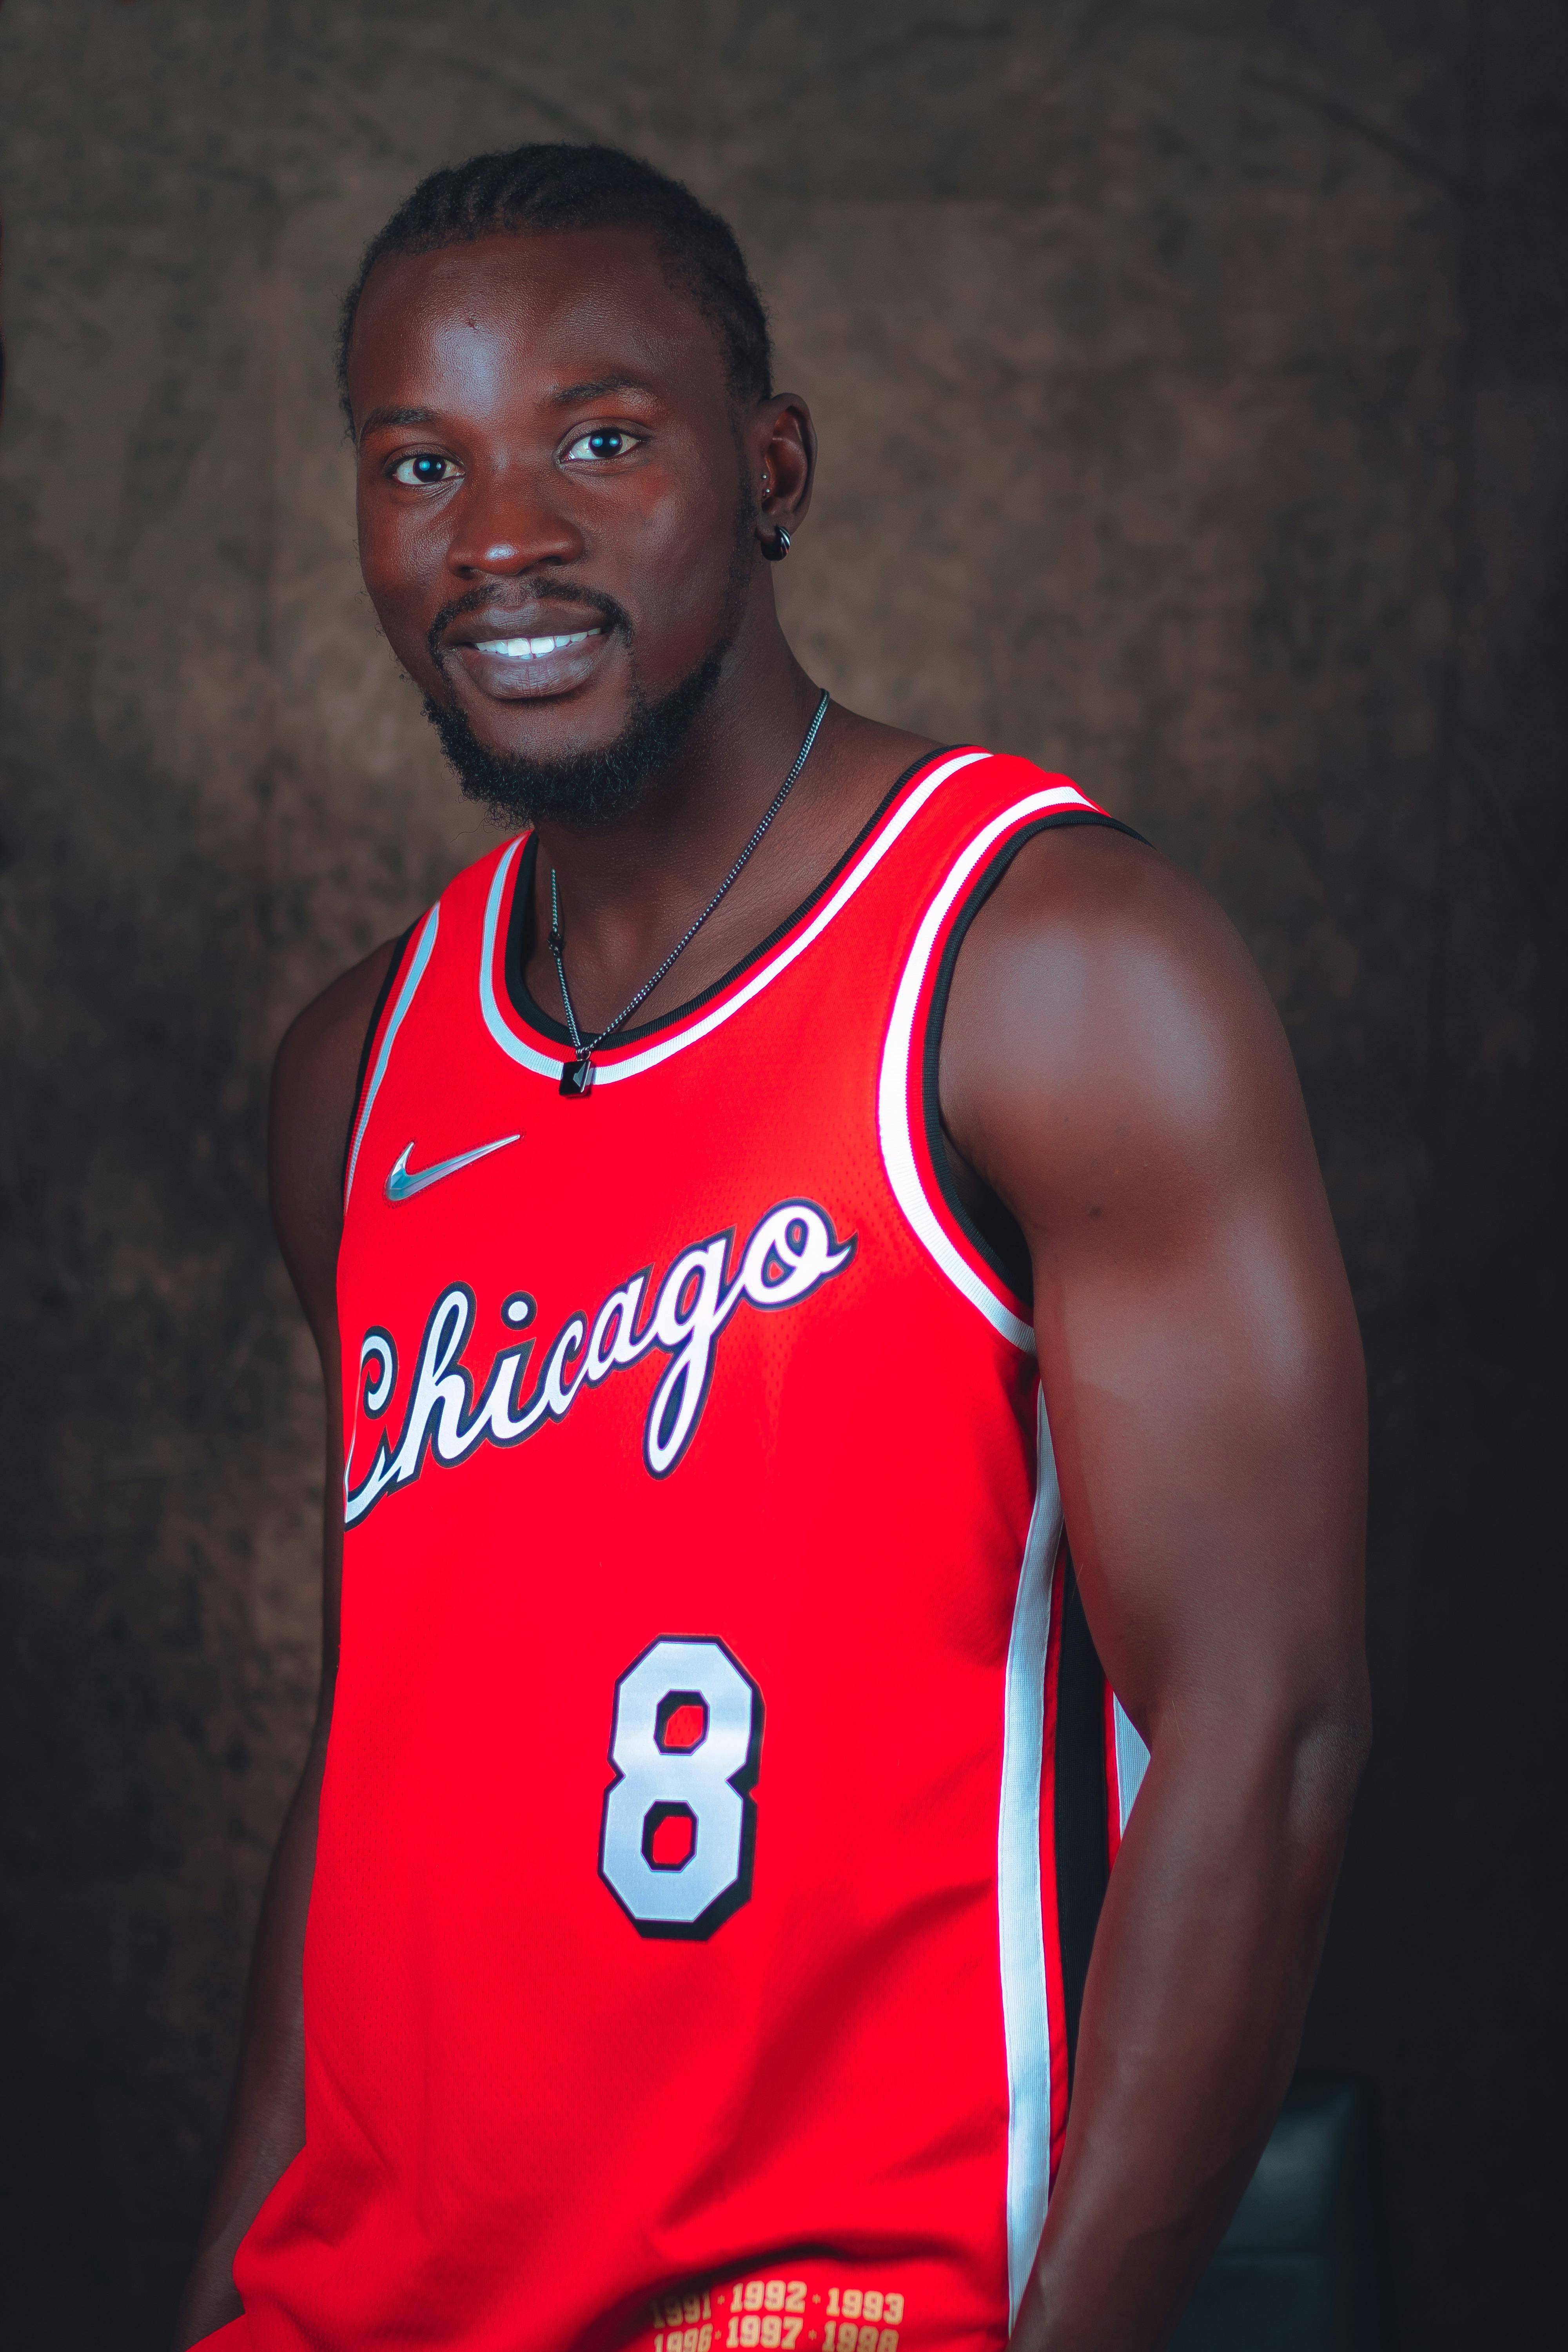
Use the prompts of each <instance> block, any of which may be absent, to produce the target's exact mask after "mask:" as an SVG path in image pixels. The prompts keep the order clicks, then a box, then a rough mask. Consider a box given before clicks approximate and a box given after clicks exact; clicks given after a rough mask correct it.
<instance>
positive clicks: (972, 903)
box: [921, 808, 1143, 1315]
mask: <svg viewBox="0 0 1568 2352" xmlns="http://www.w3.org/2000/svg"><path fill="white" fill-rule="evenodd" d="M1084 824H1093V825H1100V826H1109V827H1110V830H1111V831H1112V832H1115V833H1125V834H1127V835H1131V839H1132V840H1134V841H1142V838H1143V836H1142V834H1137V833H1133V831H1132V828H1131V825H1127V824H1121V823H1120V822H1119V820H1118V819H1117V818H1115V817H1113V816H1105V815H1103V814H1101V812H1100V810H1098V809H1093V808H1066V809H1061V810H1058V813H1057V814H1055V815H1054V816H1043V817H1040V818H1038V819H1037V821H1036V823H1035V824H1026V825H1021V826H1020V827H1019V829H1018V831H1017V832H1016V834H1015V835H1013V837H1012V839H1011V840H1010V841H1008V842H1005V843H1004V845H1003V846H1002V847H1001V848H1000V849H999V850H998V851H997V853H996V855H995V856H994V858H993V859H992V860H991V863H990V865H989V866H987V867H986V868H985V871H984V874H983V875H982V876H981V877H980V879H979V881H978V882H976V884H975V885H974V887H973V889H972V890H971V892H970V893H969V896H968V897H967V898H965V899H964V901H963V905H962V906H961V907H960V908H959V909H958V912H957V914H956V915H955V916H954V918H953V921H952V928H951V929H950V930H949V932H948V935H947V939H946V941H945V943H944V945H943V947H942V956H941V959H940V961H939V962H938V964H937V969H936V977H935V979H934V981H933V982H932V984H931V1005H930V1009H929V1011H928V1012H927V1014H926V1021H925V1051H924V1057H923V1058H924V1068H923V1071H922V1086H921V1094H922V1108H923V1110H924V1115H925V1139H926V1151H927V1154H928V1156H929V1158H930V1160H931V1175H932V1177H933V1178H934V1180H935V1182H936V1185H937V1188H938V1190H939V1191H940V1192H941V1194H942V1199H943V1201H944V1202H946V1203H947V1210H948V1213H949V1215H950V1216H951V1217H952V1221H953V1223H955V1224H956V1225H957V1226H958V1228H959V1230H960V1232H961V1233H962V1234H963V1236H964V1238H965V1240H966V1241H967V1242H968V1243H969V1245H970V1247H971V1248H972V1249H973V1251H974V1253H975V1255H976V1256H978V1257H980V1258H983V1259H984V1262H985V1264H986V1265H988V1266H989V1267H990V1269H991V1271H992V1273H993V1274H994V1276H996V1279H997V1281H998V1282H999V1283H1000V1284H1001V1285H1002V1286H1004V1288H1005V1290H1006V1291H1007V1292H1008V1293H1009V1294H1010V1296H1011V1297H1014V1298H1016V1299H1017V1301H1018V1302H1019V1304H1020V1306H1021V1307H1023V1309H1024V1311H1025V1313H1026V1314H1028V1315H1032V1313H1033V1308H1034V1271H1033V1268H1032V1267H1031V1266H1030V1264H1029V1258H1028V1251H1027V1246H1026V1243H1025V1240H1024V1236H1023V1234H1022V1232H1021V1231H1020V1230H1019V1228H1018V1225H1017V1223H1016V1220H1015V1219H1014V1217H1013V1214H1012V1213H1011V1211H1010V1210H1009V1209H1008V1208H1007V1207H1006V1206H1005V1203H1004V1202H1001V1201H998V1200H996V1196H995V1195H994V1193H993V1194H992V1195H991V1198H992V1200H993V1201H994V1202H995V1207H996V1211H997V1216H996V1219H995V1223H996V1226H997V1228H998V1233H997V1234H988V1233H987V1232H986V1231H985V1230H984V1227H983V1226H982V1225H981V1223H980V1222H979V1220H978V1218H977V1217H976V1216H975V1214H974V1212H973V1209H972V1208H971V1207H970V1206H969V1204H968V1202H966V1201H965V1200H964V1199H963V1195H962V1193H961V1192H959V1189H958V1187H957V1185H956V1184H955V1182H954V1181H953V1174H952V1148H951V1146H950V1145H949V1143H948V1139H947V1130H946V1129H945V1128H944V1127H943V1126H942V1030H943V1027H944V1026H945V1024H946V1021H947V1000H948V997H949V995H950V994H951V993H952V975H953V972H954V971H955V970H956V968H957V964H958V957H959V950H960V949H961V948H962V947H963V942H964V940H966V939H967V938H968V936H969V927H970V925H971V924H972V923H973V920H974V918H975V917H976V915H978V914H979V912H980V909H981V908H982V907H984V905H985V903H986V900H987V899H988V898H990V897H991V895H992V893H993V891H994V889H995V888H996V887H997V885H998V883H999V882H1000V881H1001V879H1002V877H1003V876H1004V875H1005V873H1006V872H1007V870H1008V868H1009V867H1010V866H1011V865H1012V863H1013V860H1014V859H1015V858H1016V856H1017V855H1018V852H1019V851H1020V850H1021V849H1023V848H1024V847H1025V846H1026V844H1027V843H1029V842H1031V841H1033V840H1034V838H1035V836H1036V835H1037V834H1041V833H1059V832H1064V831H1065V830H1066V829H1067V828H1068V826H1069V825H1084ZM1015 1237H1016V1238H1015ZM1009 1241H1011V1242H1012V1243H1013V1246H1012V1248H1011V1249H1009V1248H1008V1247H1007V1246H1006V1244H1007V1243H1008V1242H1009Z"/></svg>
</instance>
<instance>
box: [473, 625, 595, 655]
mask: <svg viewBox="0 0 1568 2352" xmlns="http://www.w3.org/2000/svg"><path fill="white" fill-rule="evenodd" d="M600 634H601V632H600V631H599V630H597V629H574V630H573V632H572V634H571V635H570V636H565V637H481V638H480V639H479V641H478V643H477V644H476V645H475V646H474V651H475V652H476V653H477V654H500V655H501V656H503V657H504V658H505V659H506V660H507V661H539V660H541V659H542V657H543V656H544V655H546V654H553V653H558V652H559V651H560V649H561V647H562V646H580V645H584V644H585V643H586V641H587V640H588V638H590V637H596V636H598V635H600Z"/></svg>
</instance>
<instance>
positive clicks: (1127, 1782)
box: [1112, 1699, 1149, 1837]
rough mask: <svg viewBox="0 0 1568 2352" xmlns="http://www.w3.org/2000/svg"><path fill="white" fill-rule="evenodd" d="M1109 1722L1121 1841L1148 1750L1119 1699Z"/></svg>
mask: <svg viewBox="0 0 1568 2352" xmlns="http://www.w3.org/2000/svg"><path fill="white" fill-rule="evenodd" d="M1112 1720H1113V1721H1114V1724H1115V1727H1116V1809H1117V1823H1116V1833H1117V1835H1118V1837H1125V1835H1126V1833H1127V1824H1128V1822H1129V1821H1130V1820H1131V1815H1132V1808H1133V1806H1134V1804H1136V1802H1137V1801H1138V1791H1139V1790H1140V1789H1141V1788H1142V1786H1143V1775H1144V1773H1145V1772H1146V1771H1147V1770H1148V1769H1149V1750H1148V1748H1146V1747H1145V1746H1144V1744H1143V1741H1142V1738H1140V1736H1139V1734H1138V1732H1137V1730H1136V1729H1135V1728H1134V1727H1133V1723H1132V1718H1131V1716H1130V1715H1129V1714H1128V1712H1127V1710H1126V1708H1125V1707H1124V1706H1122V1704H1121V1700H1120V1699H1117V1700H1116V1701H1115V1714H1114V1717H1113V1718H1112Z"/></svg>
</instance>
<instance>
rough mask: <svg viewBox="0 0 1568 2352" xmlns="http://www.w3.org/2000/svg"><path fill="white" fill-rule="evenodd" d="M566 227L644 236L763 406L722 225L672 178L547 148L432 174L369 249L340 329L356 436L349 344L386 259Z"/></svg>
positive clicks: (738, 391) (739, 276)
mask: <svg viewBox="0 0 1568 2352" xmlns="http://www.w3.org/2000/svg"><path fill="white" fill-rule="evenodd" d="M564 228H646V229H648V230H650V231H651V232H652V235H653V237H654V240H655V243H656V245H657V246H658V254H659V258H660V260H661V261H662V262H663V264H664V266H665V268H666V269H667V270H668V272H669V274H670V276H671V277H672V278H675V279H677V280H679V283H680V284H681V286H682V287H684V288H685V289H687V290H688V291H689V293H690V294H691V296H692V298H693V299H694V300H695V301H696V303H697V306H698V308H699V310H701V312H702V313H703V315H704V317H705V318H706V319H708V320H709V321H710V324H711V325H712V326H713V327H714V328H715V329H716V330H717V331H718V334H719V338H720V341H721V343H722V344H723V347H724V353H725V358H726V361H727V362H728V369H729V376H730V383H731V390H732V391H733V393H734V394H735V396H736V398H737V399H739V400H765V399H767V398H768V396H769V395H770V394H771V393H772V391H773V345H772V342H771V341H770V338H769V334H768V318H767V312H766V311H765V310H763V299H762V296H761V295H760V294H759V293H758V292H757V289H756V287H755V286H754V285H753V284H752V277H751V272H750V271H749V270H748V269H747V268H746V263H745V258H744V257H743V255H742V251H741V248H740V247H739V245H738V244H737V243H736V241H735V234H734V231H733V230H732V229H731V227H730V226H729V224H728V222H726V221H722V220H721V219H720V217H719V215H718V214H717V213H715V212H710V210H709V208H708V206H707V205H704V204H702V203H700V202H699V200H698V198H697V197H696V196H694V195H693V194H692V193H691V191H690V189H689V188H688V187H684V186H683V185H682V184H681V183H680V182H679V180H672V179H671V178H670V177H669V176H668V173H664V172H659V171H656V170H655V168H654V166H653V165H652V164H651V163H643V162H642V161H641V160H640V159H639V158H638V157H637V156H636V155H628V154H626V152H624V151H623V150H622V149H621V148H619V147H591V146H577V145H574V144H570V143H568V142H563V141H552V142H541V143H539V144H536V145H533V146H529V147H513V148H512V149H511V150H510V152H508V153H506V154H500V155H475V156H472V157H471V158H470V159H469V161H468V163H458V164H456V165H453V166H451V167H449V168H448V169H446V170H444V171H439V172H432V173H431V174H430V176H429V178H428V179H426V180H421V181H420V183H419V185H418V186H417V187H416V189H415V191H414V193H413V194H412V195H411V196H409V197H408V198H406V200H405V202H404V203H403V204H401V205H399V206H398V208H397V210H396V211H395V213H394V214H393V215H392V218H391V219H390V220H389V221H388V222H387V224H386V226H385V227H384V229H382V230H381V231H380V232H379V234H378V235H377V236H374V237H373V238H372V239H371V241H370V244H369V245H368V246H367V247H366V248H365V255H364V258H363V261H362V262H361V263H360V267H359V275H358V277H357V278H355V279H354V282H353V285H352V286H351V287H350V289H349V290H348V293H347V295H346V296H345V298H344V300H343V308H342V320H341V323H340V326H339V331H338V394H339V397H340V398H341V400H342V405H343V414H344V415H345V416H347V417H348V419H349V425H350V429H351V431H352V429H353V415H352V412H351V411H350V408H349V394H348V359H349V344H350V341H351V340H352V338H353V325H354V316H355V313H356V312H357V310H358V309H359V304H360V297H361V295H362V294H363V292H364V289H365V281H366V279H367V278H369V276H370V273H371V271H372V270H373V269H374V268H375V265H376V263H377V262H378V261H380V260H381V259H382V257H383V256H384V255H386V254H396V253H435V252H438V251H439V250H440V249H441V247H444V246H452V245H468V244H472V243H473V242H474V241H475V240H476V239H477V238H479V237H481V236H497V235H501V236H504V235H506V234H508V233H509V232H522V231H528V230H545V229H564Z"/></svg>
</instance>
